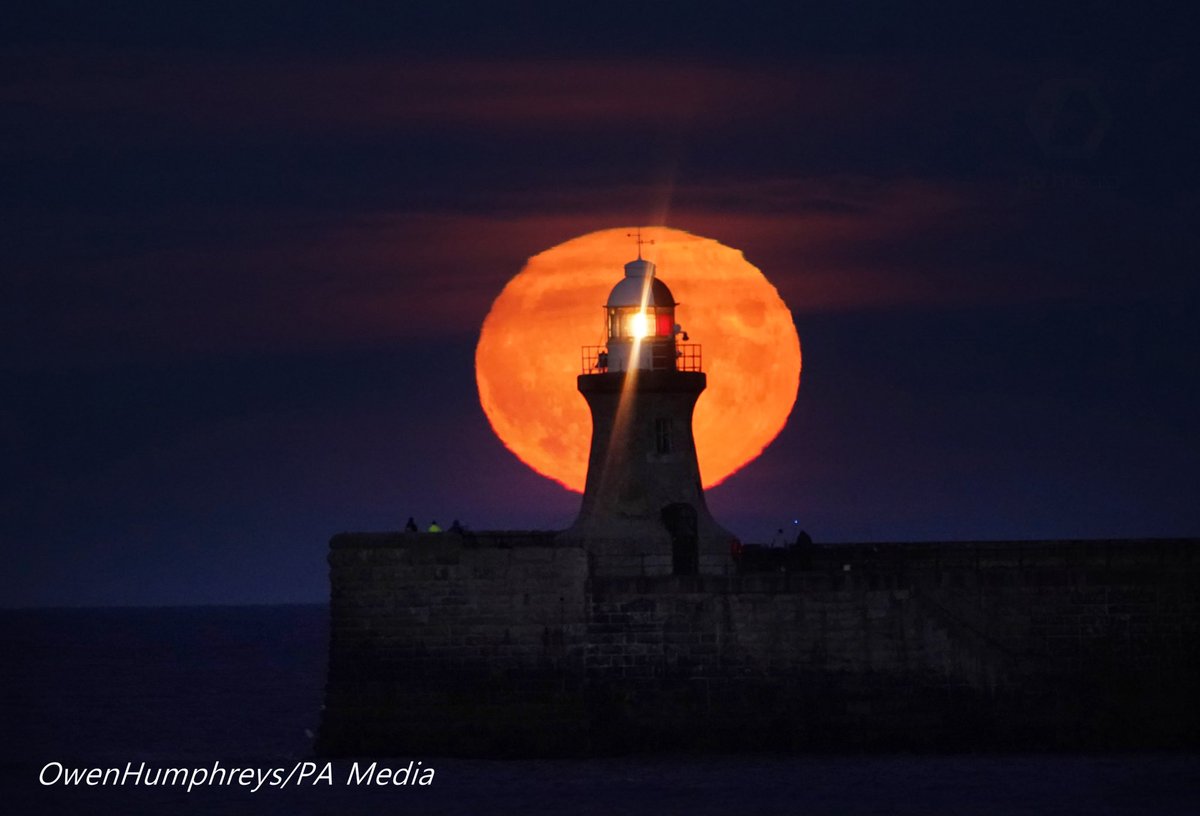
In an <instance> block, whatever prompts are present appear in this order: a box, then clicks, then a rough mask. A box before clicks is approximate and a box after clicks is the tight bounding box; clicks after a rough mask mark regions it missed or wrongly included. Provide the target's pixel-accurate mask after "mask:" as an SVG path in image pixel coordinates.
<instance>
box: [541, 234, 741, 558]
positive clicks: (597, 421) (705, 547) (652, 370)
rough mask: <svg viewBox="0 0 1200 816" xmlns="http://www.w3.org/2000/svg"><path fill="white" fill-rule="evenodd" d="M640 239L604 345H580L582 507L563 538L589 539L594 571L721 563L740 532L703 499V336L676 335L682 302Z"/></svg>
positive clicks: (615, 293)
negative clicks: (696, 412)
mask: <svg viewBox="0 0 1200 816" xmlns="http://www.w3.org/2000/svg"><path fill="white" fill-rule="evenodd" d="M640 244H641V241H640V238H639V251H638V258H637V260H634V261H630V262H629V263H627V264H625V277H624V279H623V280H621V281H619V282H618V283H617V285H616V286H614V287H613V290H612V293H611V294H610V295H609V297H608V303H607V304H605V307H604V310H605V331H606V334H607V341H608V342H607V345H605V346H589V347H585V348H584V350H583V373H581V374H580V375H579V378H578V386H579V392H580V393H581V394H583V397H584V399H586V400H587V403H588V407H589V408H590V409H591V412H592V445H591V452H590V454H589V457H588V474H587V482H586V485H585V487H584V493H583V502H582V506H581V507H580V510H579V517H578V519H576V521H575V523H574V524H573V525H572V526H571V527H570V528H569V529H567V530H565V531H564V532H563V533H562V534H561V536H560V540H561V541H563V543H571V544H577V545H580V546H583V547H585V548H586V549H587V550H588V551H589V552H590V553H591V556H592V565H593V570H594V572H595V574H597V575H670V574H676V575H694V574H698V573H702V574H721V573H725V572H727V571H728V570H729V569H730V567H731V565H732V561H731V558H730V549H731V546H732V544H733V543H734V541H735V539H734V536H733V535H732V534H731V533H729V532H728V531H726V530H725V529H723V528H722V527H721V526H720V525H719V524H717V522H716V521H715V520H713V517H712V515H711V514H710V513H709V512H708V507H707V506H706V505H705V502H704V491H703V488H702V487H701V481H700V467H699V465H698V464H697V462H696V443H695V440H694V438H693V436H692V411H693V409H694V408H695V406H696V400H697V398H698V397H699V396H700V393H701V392H702V391H703V390H704V388H705V385H706V377H705V375H704V372H703V371H702V370H701V354H700V346H699V345H694V344H686V343H680V342H678V340H679V339H682V340H685V341H686V340H687V339H688V336H687V334H686V333H684V332H683V330H682V329H681V328H680V326H679V324H678V323H676V322H675V307H676V305H678V304H676V302H675V298H674V297H673V296H672V295H671V290H670V289H668V288H667V285H666V284H665V283H663V282H662V281H661V280H659V279H658V278H657V277H655V266H654V264H653V263H651V262H650V261H647V260H644V259H643V258H642V257H641V251H640V250H641V246H640Z"/></svg>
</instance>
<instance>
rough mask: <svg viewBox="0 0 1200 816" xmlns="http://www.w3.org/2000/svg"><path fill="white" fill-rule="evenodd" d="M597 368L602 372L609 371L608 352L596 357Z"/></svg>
mask: <svg viewBox="0 0 1200 816" xmlns="http://www.w3.org/2000/svg"><path fill="white" fill-rule="evenodd" d="M596 368H598V369H600V370H601V371H608V352H607V351H602V352H600V353H599V354H597V355H596Z"/></svg>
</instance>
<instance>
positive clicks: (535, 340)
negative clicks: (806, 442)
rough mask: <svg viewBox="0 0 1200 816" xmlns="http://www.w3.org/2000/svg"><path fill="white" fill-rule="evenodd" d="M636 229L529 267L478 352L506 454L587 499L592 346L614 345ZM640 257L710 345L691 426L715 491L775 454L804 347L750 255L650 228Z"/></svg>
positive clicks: (575, 242)
mask: <svg viewBox="0 0 1200 816" xmlns="http://www.w3.org/2000/svg"><path fill="white" fill-rule="evenodd" d="M635 229H636V228H635V227H622V228H620V229H610V230H603V231H600V232H592V233H589V234H587V235H583V236H580V237H578V238H573V239H571V240H570V241H567V242H566V243H563V244H559V245H558V246H556V247H552V248H551V249H547V250H546V251H545V252H542V253H540V254H538V255H535V256H533V257H532V258H530V259H529V262H528V263H526V264H525V268H524V269H522V270H521V271H520V273H518V274H517V276H516V277H514V278H513V279H512V280H510V281H509V282H508V285H506V286H505V287H504V290H503V291H502V292H501V293H500V295H499V296H498V297H497V298H496V300H495V302H494V303H493V304H492V308H491V311H490V312H488V316H487V318H486V319H485V320H484V321H483V330H482V333H481V334H480V337H479V345H478V346H477V347H476V349H475V380H476V383H477V384H478V386H479V401H480V403H481V404H482V406H483V410H484V413H486V414H487V418H488V421H489V422H490V423H491V425H492V429H493V430H494V431H495V432H496V435H497V436H499V437H500V440H501V441H502V442H503V443H504V444H505V446H506V447H507V448H508V449H509V450H511V451H512V452H513V453H514V454H516V455H517V457H518V458H519V459H520V460H521V461H522V462H524V463H525V464H527V465H529V466H530V467H531V468H533V469H534V470H536V471H537V472H538V473H540V474H542V475H543V476H547V477H549V478H551V479H554V480H555V481H557V482H559V483H560V484H562V485H563V486H565V487H567V488H569V489H571V490H574V491H576V492H582V490H583V486H584V481H585V479H586V477H587V460H588V449H589V446H590V443H591V433H592V427H591V425H592V420H591V415H590V414H589V412H588V407H587V403H586V402H584V399H583V397H582V396H581V395H580V393H579V392H578V390H576V386H575V377H576V376H577V375H578V374H580V373H582V371H581V365H582V363H581V351H580V350H581V347H583V346H596V345H604V343H605V341H606V334H605V318H604V308H603V306H604V303H605V302H606V301H607V300H608V293H609V292H610V291H611V290H612V288H613V286H615V285H616V284H617V282H618V281H620V280H622V278H623V277H624V274H625V272H624V267H625V264H626V263H627V262H629V261H631V260H633V259H634V258H635V257H636V255H637V247H636V245H635V243H634V239H633V238H631V237H629V235H630V233H632V232H634V231H635ZM641 231H642V237H643V239H644V240H645V241H653V242H654V243H653V244H648V245H646V246H645V247H643V250H642V255H643V256H644V257H645V258H647V259H648V260H651V261H654V262H655V263H656V264H657V266H658V268H657V271H656V277H658V278H659V279H661V280H662V281H663V283H665V284H667V286H668V287H669V288H670V289H671V292H672V294H674V296H675V300H676V301H677V302H678V303H679V305H678V306H677V307H676V310H675V321H676V322H677V323H679V324H680V325H681V326H682V327H683V329H684V330H685V331H686V332H687V333H688V334H689V336H690V340H689V342H691V343H699V344H701V347H702V353H703V366H704V371H705V372H706V373H707V374H708V387H707V388H706V389H705V391H704V393H703V394H701V395H700V399H699V402H697V404H696V412H695V416H694V418H693V421H692V429H693V432H694V434H695V437H696V455H697V457H698V459H699V462H700V474H701V477H702V479H703V482H704V486H705V487H706V488H707V487H712V486H713V485H716V484H719V483H720V482H722V481H723V480H724V479H725V478H727V477H728V476H729V475H730V474H732V473H734V472H736V471H737V470H738V469H739V468H741V467H742V466H743V465H745V464H746V463H747V462H750V461H751V460H753V459H754V458H755V457H757V456H758V455H759V454H760V453H762V451H763V449H764V448H766V446H767V445H769V444H770V443H771V440H773V439H774V438H775V437H776V436H777V435H778V434H779V432H780V431H781V430H783V426H784V424H785V423H786V422H787V418H788V415H789V414H790V413H791V411H792V405H793V404H794V403H795V401H796V392H797V389H798V388H799V385H800V338H799V337H798V336H797V334H796V326H795V324H794V323H793V322H792V314H791V312H790V311H788V308H787V306H786V305H785V304H784V302H783V300H782V299H781V298H780V297H779V292H778V291H776V289H775V287H774V286H772V285H771V283H770V282H769V281H768V280H767V279H766V277H764V276H763V273H762V272H760V271H759V270H758V269H757V268H755V267H754V266H753V265H751V264H750V263H749V262H748V261H747V260H746V259H745V258H744V257H743V256H742V253H741V252H740V251H739V250H736V249H731V248H730V247H727V246H724V245H723V244H721V243H719V242H717V241H714V240H713V239H711V238H703V237H701V236H699V235H692V234H690V233H687V232H683V231H681V230H676V229H668V228H665V227H642V228H641Z"/></svg>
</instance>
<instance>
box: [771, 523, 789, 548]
mask: <svg viewBox="0 0 1200 816" xmlns="http://www.w3.org/2000/svg"><path fill="white" fill-rule="evenodd" d="M785 546H787V544H786V543H785V540H784V538H783V528H782V527H780V528H779V529H778V530H776V531H775V536H774V538H772V539H771V549H776V548H778V547H785Z"/></svg>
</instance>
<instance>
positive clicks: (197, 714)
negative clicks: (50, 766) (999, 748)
mask: <svg viewBox="0 0 1200 816" xmlns="http://www.w3.org/2000/svg"><path fill="white" fill-rule="evenodd" d="M327 615H328V609H327V608H326V607H324V606H275V607H193V608H177V609H85V610H29V611H23V610H17V611H14V610H8V611H3V612H0V645H2V646H3V662H2V663H0V711H2V712H3V721H2V722H3V726H4V739H3V740H0V796H2V799H0V813H6V814H42V813H44V814H89V813H114V814H140V813H147V814H149V813H154V814H161V813H229V814H235V813H236V814H241V813H269V814H356V813H372V814H374V813H422V814H423V813H430V814H484V813H565V814H570V816H585V815H586V814H610V813H611V814H632V813H653V814H742V813H745V814H763V813H781V814H1005V815H1006V816H1008V815H1009V814H1035V813H1037V814H1040V813H1047V814H1049V813H1062V814H1087V816H1103V815H1104V814H1189V815H1192V814H1200V756H1196V755H1179V754H1150V755H1100V756H1086V755H1062V754H1058V755H1053V754H1048V755H1016V756H992V755H984V756H974V755H950V756H907V755H889V756H794V757H779V756H745V755H739V756H704V757H698V758H697V757H688V756H651V757H625V758H616V759H603V760H592V761H581V760H555V761H520V762H493V761H480V760H457V759H446V758H439V757H425V756H415V757H406V758H403V759H389V760H384V761H382V762H381V763H380V765H381V766H384V765H386V766H387V767H389V768H403V767H405V766H406V765H408V763H409V762H410V761H414V762H415V761H420V762H422V763H423V766H422V767H426V768H428V767H432V768H434V769H435V771H436V774H435V776H434V780H433V784H432V785H431V786H429V787H415V786H413V785H411V784H410V785H406V786H386V787H370V786H350V785H347V784H346V781H347V777H348V775H349V773H350V769H351V763H349V762H338V763H335V764H334V766H333V768H332V774H333V781H334V784H333V785H325V784H323V783H322V784H319V785H317V786H311V785H304V786H300V787H297V786H296V785H295V784H294V783H293V784H291V785H289V786H288V787H286V788H282V789H280V788H278V787H270V786H265V785H264V786H263V787H262V789H260V790H259V791H258V792H256V793H255V792H251V789H250V788H248V787H238V786H224V787H198V788H196V789H195V790H193V791H192V792H190V793H189V792H187V791H186V790H185V788H184V787H181V786H162V785H160V786H156V787H146V786H141V787H139V786H133V785H126V786H108V787H86V786H71V787H66V786H63V785H54V786H49V787H44V786H41V785H39V783H38V775H39V772H40V771H41V770H42V768H43V767H44V766H46V764H47V763H51V762H58V763H62V765H63V766H66V767H70V768H101V769H104V768H113V767H116V768H121V769H124V768H125V767H126V764H127V763H133V766H134V767H138V766H140V764H141V763H143V762H144V763H146V766H147V768H212V766H213V765H214V763H220V765H221V766H222V767H224V768H232V767H237V768H247V767H249V768H257V769H273V768H281V769H283V773H284V774H286V773H287V772H289V771H290V770H291V769H292V768H293V766H294V765H295V763H297V762H299V761H303V760H306V759H311V757H310V755H309V749H310V745H311V739H310V736H309V735H310V733H311V732H313V731H315V730H316V728H317V723H318V719H319V714H320V706H321V694H322V684H323V683H324V676H325V660H326V645H327ZM366 764H367V763H362V765H364V766H365V765H366ZM318 767H320V766H318Z"/></svg>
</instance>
